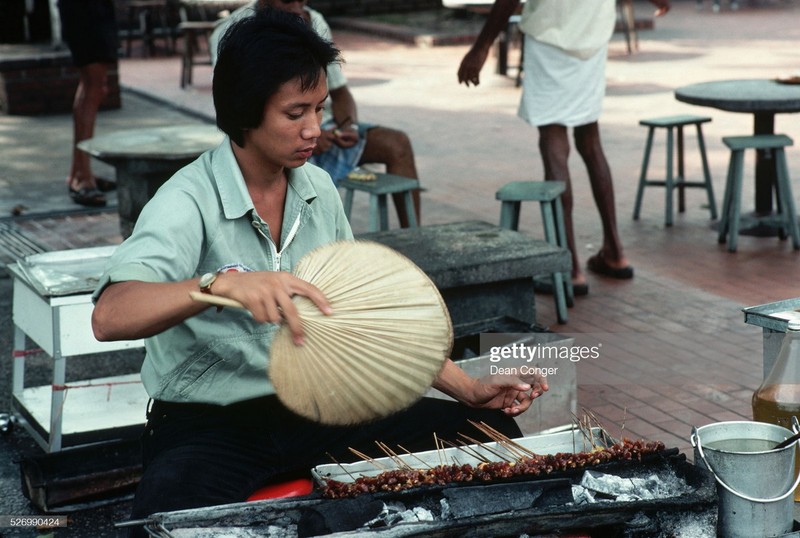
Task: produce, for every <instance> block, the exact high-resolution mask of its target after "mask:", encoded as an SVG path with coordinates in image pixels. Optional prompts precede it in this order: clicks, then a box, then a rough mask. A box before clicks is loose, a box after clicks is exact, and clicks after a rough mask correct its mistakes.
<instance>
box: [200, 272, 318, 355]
mask: <svg viewBox="0 0 800 538" xmlns="http://www.w3.org/2000/svg"><path fill="white" fill-rule="evenodd" d="M212 293H213V294H214V295H218V296H220V297H227V298H229V299H234V300H236V301H239V302H240V303H242V305H243V306H244V307H245V308H247V310H249V311H250V313H251V314H252V315H253V319H255V320H256V321H258V322H261V323H281V322H282V321H285V322H286V324H287V325H288V326H289V330H290V331H291V333H292V338H293V340H294V343H295V344H296V345H302V344H303V336H304V335H303V325H302V323H301V322H300V316H299V315H298V313H297V307H296V306H295V304H294V302H292V297H294V296H295V295H302V296H303V297H307V298H308V299H310V300H311V301H312V302H313V303H314V304H315V305H317V308H319V309H320V311H321V312H322V313H323V314H326V315H329V314H331V313H333V310H332V309H331V305H330V303H329V302H328V299H327V298H326V297H325V295H324V294H323V293H322V292H321V291H320V290H319V288H317V287H316V286H314V285H313V284H310V283H309V282H306V281H305V280H302V279H300V278H297V277H296V276H294V275H293V274H291V273H287V272H285V271H254V272H246V273H244V272H235V271H234V272H230V273H220V274H219V276H217V279H216V280H215V281H214V285H213V287H212Z"/></svg>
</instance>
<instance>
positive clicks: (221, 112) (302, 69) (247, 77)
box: [213, 8, 340, 147]
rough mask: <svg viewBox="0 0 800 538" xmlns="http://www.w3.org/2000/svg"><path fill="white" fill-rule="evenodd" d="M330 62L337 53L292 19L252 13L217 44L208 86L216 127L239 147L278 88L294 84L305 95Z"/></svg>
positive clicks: (266, 11) (297, 19) (280, 13)
mask: <svg viewBox="0 0 800 538" xmlns="http://www.w3.org/2000/svg"><path fill="white" fill-rule="evenodd" d="M335 61H340V59H339V50H338V49H337V48H336V47H334V46H333V44H332V43H330V42H328V41H325V40H324V39H322V38H321V37H319V35H317V33H316V32H315V31H314V30H313V29H312V28H311V26H310V25H308V24H306V22H305V21H303V20H302V19H301V18H300V17H298V16H297V15H294V14H292V13H286V12H283V11H280V10H277V9H270V8H258V9H256V11H255V14H254V15H253V16H251V17H245V18H243V19H240V20H238V21H236V22H234V23H233V24H232V25H231V26H230V27H229V28H228V29H227V31H226V32H225V35H224V36H223V37H222V40H221V41H220V44H219V54H218V57H217V64H216V67H215V68H214V82H213V95H214V108H216V111H217V126H218V127H219V128H220V129H221V130H222V131H223V132H224V133H225V134H227V135H228V136H229V137H230V138H231V140H233V141H234V142H235V143H236V144H237V145H239V146H241V147H244V131H245V130H246V129H255V128H256V127H258V126H259V125H260V124H261V121H262V119H263V117H264V107H265V106H266V104H267V100H268V99H269V98H270V97H271V96H272V95H273V94H275V93H276V92H277V91H278V88H280V86H281V85H282V84H284V83H286V82H289V81H290V80H294V79H299V80H300V88H301V89H302V90H303V91H307V90H310V89H312V88H314V87H316V85H317V84H319V81H320V73H321V72H322V71H323V70H326V72H327V66H328V64H330V63H332V62H335Z"/></svg>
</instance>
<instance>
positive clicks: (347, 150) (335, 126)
mask: <svg viewBox="0 0 800 538" xmlns="http://www.w3.org/2000/svg"><path fill="white" fill-rule="evenodd" d="M306 4H307V2H306V0H288V1H287V0H254V1H253V2H251V3H249V4H247V5H246V6H243V7H241V8H239V9H237V10H236V11H234V12H233V13H231V15H230V16H229V17H227V18H226V19H224V21H223V22H222V23H221V24H219V25H218V26H217V28H216V29H215V30H214V32H213V34H212V35H211V39H209V44H208V46H209V49H210V52H211V58H212V63H216V55H217V50H216V49H217V46H218V44H219V39H220V37H221V36H222V35H223V34H224V33H225V30H226V29H227V28H228V26H229V25H230V24H231V23H233V22H234V21H236V20H239V19H240V18H242V17H246V16H249V15H252V14H253V12H254V9H255V8H256V7H267V6H268V7H271V8H272V9H278V10H281V11H286V12H289V13H293V14H295V15H297V16H299V17H300V18H302V19H303V20H305V21H306V23H307V24H310V25H311V27H312V28H313V29H314V31H315V32H317V34H319V36H320V37H322V38H323V39H325V40H326V41H331V42H332V41H333V36H332V33H331V29H330V26H329V25H328V23H327V21H326V20H325V18H324V17H323V16H322V14H321V13H319V12H318V11H315V10H313V9H311V8H310V7H308V6H307V5H306ZM328 91H329V92H330V99H329V100H328V102H327V103H326V106H325V111H324V112H323V117H322V135H321V136H320V138H319V140H318V141H317V148H316V150H315V152H314V155H313V156H312V157H311V159H309V162H310V163H311V164H315V165H317V166H319V167H320V168H322V169H323V170H325V171H326V172H328V173H329V174H330V176H331V178H333V180H334V182H337V181H338V180H340V179H344V178H346V177H347V175H348V174H349V173H350V172H352V171H353V170H354V169H355V168H356V167H357V166H359V165H361V164H367V163H377V164H383V165H385V166H386V173H388V174H393V175H396V176H402V177H407V178H412V179H419V177H418V174H417V166H416V163H415V161H414V150H413V148H412V147H411V141H410V140H409V138H408V135H407V134H406V133H404V132H403V131H399V130H397V129H391V128H389V127H383V126H380V125H374V124H369V123H364V122H360V121H358V111H357V108H356V102H355V99H354V98H353V94H352V93H350V89H349V88H348V87H347V79H346V78H345V76H344V73H342V69H341V66H340V65H339V64H334V65H331V66H330V68H329V69H328ZM412 197H413V200H414V210H415V213H416V217H417V224H418V225H419V224H420V223H421V221H420V216H421V215H420V212H421V211H420V193H419V191H418V190H417V191H414V192H413V193H412ZM392 198H393V200H394V205H395V208H396V209H397V217H398V221H399V222H400V226H401V227H402V228H407V227H408V216H407V215H406V209H405V203H404V201H403V197H402V193H401V194H393V195H392Z"/></svg>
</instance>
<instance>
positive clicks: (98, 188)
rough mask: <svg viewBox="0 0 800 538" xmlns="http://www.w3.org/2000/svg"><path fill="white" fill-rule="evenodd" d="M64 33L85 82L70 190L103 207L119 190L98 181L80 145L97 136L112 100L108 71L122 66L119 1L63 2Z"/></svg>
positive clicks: (76, 116) (78, 99)
mask: <svg viewBox="0 0 800 538" xmlns="http://www.w3.org/2000/svg"><path fill="white" fill-rule="evenodd" d="M58 9H59V14H60V16H61V32H62V35H63V36H64V41H66V42H67V45H68V46H69V50H70V52H71V54H72V61H73V63H74V64H75V67H77V68H78V71H79V74H80V80H79V82H78V89H77V91H76V92H75V100H74V101H73V105H72V117H73V144H72V165H71V166H70V171H69V175H68V176H67V189H68V192H69V195H70V197H71V198H72V200H73V201H74V202H75V203H76V204H79V205H83V206H89V207H103V206H105V205H106V197H105V194H103V193H104V192H107V191H110V190H113V189H114V188H115V187H116V184H115V183H113V182H111V181H107V180H104V179H101V178H97V177H95V175H94V174H93V173H92V166H91V160H90V157H89V155H88V154H87V153H85V152H83V151H81V150H79V149H78V142H80V141H81V140H86V139H87V138H91V137H92V136H94V124H95V121H96V119H97V111H98V110H99V109H100V103H102V101H103V99H104V98H105V96H106V95H107V94H108V84H107V77H108V66H109V64H114V63H115V62H116V61H117V50H118V48H119V38H118V36H117V22H116V17H115V15H114V2H113V0H59V2H58Z"/></svg>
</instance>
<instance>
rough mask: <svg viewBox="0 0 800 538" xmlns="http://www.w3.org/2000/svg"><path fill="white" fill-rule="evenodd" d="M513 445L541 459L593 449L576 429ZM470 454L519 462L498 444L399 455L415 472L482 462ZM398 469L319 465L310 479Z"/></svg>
mask: <svg viewBox="0 0 800 538" xmlns="http://www.w3.org/2000/svg"><path fill="white" fill-rule="evenodd" d="M590 435H591V436H592V437H593V438H594V439H595V441H596V442H597V444H602V443H600V441H601V440H604V439H605V440H606V441H607V442H608V443H610V444H612V443H614V442H615V440H614V439H610V438H608V437H605V438H604V437H603V434H602V433H601V430H600V428H592V432H591V434H590ZM513 441H514V442H515V443H517V444H518V445H520V446H523V447H525V448H526V449H528V450H530V451H531V452H534V453H536V454H539V455H547V454H557V453H559V452H569V453H574V452H585V451H588V450H591V449H592V446H591V443H590V442H589V440H588V439H587V438H586V436H585V435H584V434H582V433H581V432H580V430H577V429H574V430H569V431H562V432H556V433H547V434H538V435H531V436H528V437H520V438H518V439H514V440H513ZM470 452H474V453H477V454H480V455H481V456H483V457H484V458H485V459H487V460H491V461H502V460H501V458H499V457H498V455H497V453H501V454H506V455H507V458H506V459H509V460H514V459H518V456H516V455H514V454H511V453H509V452H508V450H507V449H506V448H504V447H503V446H502V445H500V444H499V443H483V444H478V445H467V446H466V450H465V449H461V448H444V449H441V450H428V451H425V452H415V453H413V454H402V455H401V454H398V459H399V460H401V461H402V462H404V463H405V464H407V465H409V466H411V467H413V468H415V469H421V468H425V467H434V466H437V465H452V464H455V465H466V464H470V465H472V466H475V465H477V464H479V463H481V461H483V460H481V459H480V458H478V457H476V456H472V455H471V454H470ZM496 452H497V453H496ZM398 468H400V465H399V464H398V463H397V462H396V461H395V460H394V459H393V458H389V457H386V458H376V459H374V460H371V461H359V462H355V463H343V464H325V465H318V466H316V467H314V468H313V469H312V470H311V475H312V476H313V477H314V480H315V481H316V482H317V483H318V484H320V485H323V484H325V481H326V480H337V481H339V482H353V481H354V477H355V478H358V477H360V476H376V475H378V474H380V473H382V472H384V471H387V470H392V469H398Z"/></svg>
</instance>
